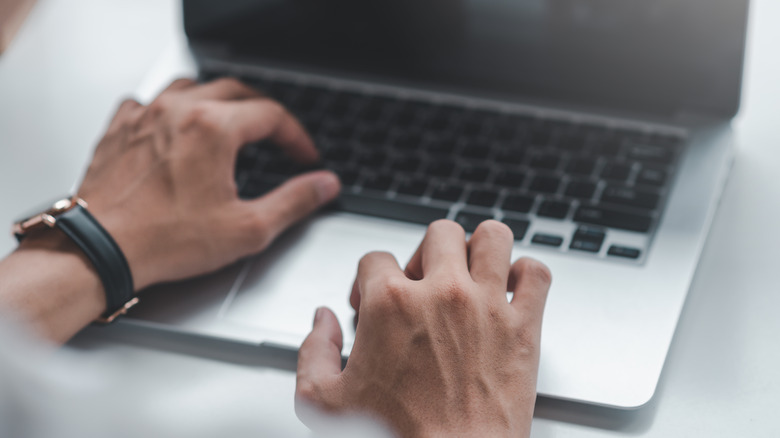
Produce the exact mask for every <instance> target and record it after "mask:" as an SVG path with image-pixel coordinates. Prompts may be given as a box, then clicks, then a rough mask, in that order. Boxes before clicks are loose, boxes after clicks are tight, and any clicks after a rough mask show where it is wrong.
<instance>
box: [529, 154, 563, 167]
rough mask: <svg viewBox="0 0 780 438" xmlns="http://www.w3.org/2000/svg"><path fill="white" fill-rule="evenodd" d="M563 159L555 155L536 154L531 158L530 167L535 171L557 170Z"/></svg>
mask: <svg viewBox="0 0 780 438" xmlns="http://www.w3.org/2000/svg"><path fill="white" fill-rule="evenodd" d="M560 162H561V159H560V157H558V156H557V155H555V154H534V155H532V156H531V160H530V166H531V168H533V169H542V170H555V169H556V168H557V167H558V164H560Z"/></svg>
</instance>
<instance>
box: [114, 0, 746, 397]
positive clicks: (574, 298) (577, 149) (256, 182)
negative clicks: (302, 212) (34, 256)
mask: <svg viewBox="0 0 780 438" xmlns="http://www.w3.org/2000/svg"><path fill="white" fill-rule="evenodd" d="M747 3H748V2H747V0H651V1H645V2H618V1H603V0H599V1H596V0H576V1H574V0H572V1H565V0H560V1H544V0H533V1H507V0H479V1H477V0H462V1H458V0H446V1H445V0H393V1H374V2H362V1H358V0H354V1H351V0H334V1H330V2H319V1H291V0H276V1H271V0H253V1H249V0H230V1H221V2H213V1H210V0H198V1H194V0H186V1H184V9H183V11H184V27H185V29H186V33H187V37H188V41H187V42H182V43H181V44H179V45H178V46H177V47H174V48H173V49H172V50H171V51H170V53H169V56H166V57H165V58H164V59H162V60H161V62H160V65H158V66H157V67H156V68H155V70H154V72H153V73H152V74H150V78H149V79H148V80H147V82H146V85H145V94H146V95H152V94H153V93H152V92H151V91H150V90H154V91H157V90H159V89H161V88H162V87H163V86H164V85H165V84H167V83H168V82H169V81H170V80H172V79H173V78H174V77H175V76H178V75H182V74H186V75H191V76H195V75H198V76H199V77H200V78H201V79H203V80H208V79H212V78H215V77H219V76H233V77H238V78H241V79H242V80H244V81H246V82H247V83H249V84H251V85H253V86H255V87H258V88H260V89H262V90H265V92H266V93H267V94H269V95H271V96H273V97H274V98H276V99H278V100H279V101H281V102H283V103H284V104H285V105H287V106H288V107H289V108H290V110H291V111H292V112H293V113H295V114H296V115H297V116H298V117H299V118H300V120H301V121H302V122H303V123H304V125H305V126H306V127H307V128H308V129H309V131H310V132H311V135H312V136H313V138H314V139H315V141H316V143H317V145H318V147H319V148H320V149H321V151H322V155H323V157H324V158H323V163H322V166H324V167H326V168H329V169H332V170H334V171H335V172H337V173H338V174H339V175H340V176H341V178H342V181H343V184H344V190H343V193H342V195H341V197H340V199H339V200H338V201H337V202H336V203H334V205H333V206H331V207H330V208H329V209H326V210H325V211H323V212H322V213H320V214H318V215H317V216H315V217H313V218H311V219H310V220H307V221H306V222H304V223H302V224H300V225H299V226H296V227H295V228H293V229H291V230H290V231H289V232H288V233H286V234H285V235H283V236H282V237H281V238H279V239H278V241H277V242H275V244H274V245H273V246H272V247H271V248H270V249H269V250H268V251H266V252H265V253H263V254H262V255H260V256H257V257H254V258H251V259H249V260H246V261H243V262H241V263H238V264H236V265H233V266H230V267H228V268H226V269H224V270H222V271H221V272H219V273H216V274H214V275H210V276H207V277H203V278H199V279H195V280H192V281H188V282H184V283H180V284H175V285H166V286H163V287H159V288H157V290H155V291H153V292H151V291H150V292H148V293H145V294H144V295H143V297H142V300H141V304H140V305H139V306H137V307H136V308H135V309H133V311H132V313H131V316H130V317H129V318H126V319H124V320H123V322H122V324H133V325H143V326H146V327H154V328H157V329H160V330H174V331H179V332H184V333H190V334H193V335H199V336H204V337H211V338H219V339H224V340H226V341H231V342H241V343H251V344H262V345H267V346H283V347H286V348H290V349H295V348H297V347H298V345H299V344H300V343H301V341H302V340H303V338H304V337H305V336H306V334H307V333H308V331H309V329H310V327H311V320H312V316H313V314H314V310H315V308H316V307H318V306H322V305H327V306H329V307H330V308H332V309H333V310H334V311H335V312H336V314H337V315H338V316H339V318H340V321H341V324H342V328H343V330H344V333H345V338H346V339H345V343H346V347H345V352H344V353H345V355H346V354H349V351H350V348H351V341H352V339H353V337H354V325H353V316H354V312H353V310H352V309H351V308H350V306H349V304H348V294H349V292H350V288H351V284H352V280H353V279H354V275H355V272H356V268H357V264H358V260H359V259H360V257H361V256H362V255H363V254H365V253H366V252H369V251H372V250H385V251H390V252H391V253H393V254H394V255H395V256H396V258H397V259H398V260H399V262H400V263H402V264H403V263H405V262H406V261H407V260H408V259H409V257H410V256H411V254H412V252H413V251H414V249H415V248H416V246H417V245H418V244H419V242H420V241H421V239H422V237H423V234H424V232H425V229H426V224H428V223H429V222H431V221H433V220H435V219H438V218H449V219H453V220H456V221H458V222H459V223H461V224H462V225H463V226H464V228H465V229H466V230H467V231H470V230H473V229H474V228H475V227H476V225H477V224H478V223H479V222H481V221H482V220H485V219H488V218H494V219H497V220H500V221H503V222H505V223H506V224H507V225H509V226H510V227H511V228H512V230H513V232H514V233H515V238H516V242H515V247H514V252H513V256H514V257H520V256H531V257H535V258H537V259H539V260H541V261H543V262H544V263H546V264H547V265H548V266H549V267H550V268H551V270H552V272H553V275H554V281H553V286H552V289H551V291H550V295H549V300H548V304H547V309H546V314H545V319H544V328H543V339H542V355H541V365H540V376H539V383H538V391H539V393H540V394H541V395H544V396H549V397H554V398H560V399H566V400H574V401H580V402H586V403H592V404H598V405H604V406H611V407H618V408H636V407H639V406H642V405H643V404H645V403H646V402H648V401H649V400H650V399H651V397H652V396H653V393H654V391H655V388H656V385H657V382H658V379H659V375H660V373H661V369H662V367H663V364H664V360H665V357H666V354H667V350H668V348H669V345H670V342H671V340H672V337H673V335H674V330H675V326H676V324H677V319H678V317H679V315H680V311H681V309H682V307H683V304H684V302H685V296H686V293H687V290H688V288H689V285H690V283H691V280H692V278H693V274H694V271H695V269H696V265H697V262H698V260H699V255H700V253H701V251H702V248H703V246H704V242H705V239H706V236H707V232H708V230H709V227H710V223H711V221H712V218H713V215H714V213H715V209H716V206H717V203H718V199H719V197H720V195H721V192H722V189H723V185H724V183H725V181H726V178H727V175H728V173H729V168H730V166H731V161H732V138H731V133H730V119H731V118H732V117H733V116H734V114H735V113H736V112H737V109H738V104H739V96H740V88H741V86H740V85H741V72H742V60H743V48H744V40H745V27H746V17H747V6H748V5H747ZM305 170H307V169H302V168H300V167H299V166H297V165H295V164H294V163H292V162H289V161H287V160H286V159H285V158H284V157H282V156H281V154H279V153H278V152H277V151H276V149H275V148H274V146H273V145H269V144H264V143H261V144H252V145H247V146H246V147H245V148H244V149H243V150H242V152H241V154H240V157H239V158H238V161H237V163H236V179H237V182H238V186H239V192H240V195H241V196H242V197H245V198H253V197H256V196H261V195H262V194H263V193H265V192H267V191H268V190H270V189H272V188H273V187H274V186H276V185H278V184H279V183H280V182H282V181H284V180H285V179H286V178H289V177H290V176H291V175H294V174H296V173H299V172H302V171H305Z"/></svg>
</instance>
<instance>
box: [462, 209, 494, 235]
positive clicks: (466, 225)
mask: <svg viewBox="0 0 780 438" xmlns="http://www.w3.org/2000/svg"><path fill="white" fill-rule="evenodd" d="M490 219H493V216H488V215H485V214H479V213H470V212H467V211H461V212H459V213H458V215H457V216H455V222H457V223H459V224H460V226H462V227H463V229H464V230H466V232H467V233H473V232H474V230H476V229H477V226H478V225H479V224H481V223H482V222H484V221H486V220H490Z"/></svg>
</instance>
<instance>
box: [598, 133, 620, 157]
mask: <svg viewBox="0 0 780 438" xmlns="http://www.w3.org/2000/svg"><path fill="white" fill-rule="evenodd" d="M622 144H623V139H622V138H620V137H614V136H613V137H600V138H598V139H596V140H595V141H594V145H595V147H596V153H598V154H600V155H605V156H609V157H614V156H616V155H617V154H618V153H619V152H620V146H621V145H622Z"/></svg>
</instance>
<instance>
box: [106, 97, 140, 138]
mask: <svg viewBox="0 0 780 438" xmlns="http://www.w3.org/2000/svg"><path fill="white" fill-rule="evenodd" d="M141 108H143V105H141V104H140V103H138V101H137V100H135V99H125V100H123V101H122V103H120V104H119V107H118V108H117V109H116V114H114V118H113V119H111V123H109V124H108V131H112V130H117V129H119V128H120V127H121V126H122V125H123V124H126V123H128V121H134V120H135V119H136V118H137V115H138V114H139V111H140V110H141Z"/></svg>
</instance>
